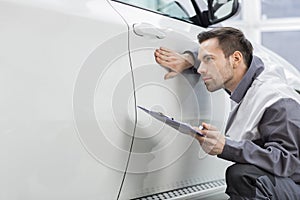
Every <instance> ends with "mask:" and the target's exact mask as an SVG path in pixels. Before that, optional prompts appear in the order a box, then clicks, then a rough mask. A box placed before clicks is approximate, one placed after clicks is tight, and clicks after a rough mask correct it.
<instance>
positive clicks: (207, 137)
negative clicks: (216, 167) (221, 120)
mask: <svg viewBox="0 0 300 200" xmlns="http://www.w3.org/2000/svg"><path fill="white" fill-rule="evenodd" d="M202 126H203V128H204V129H203V130H200V129H199V128H197V127H194V128H195V129H196V130H197V131H199V132H200V133H202V134H203V135H204V137H201V136H199V135H196V136H195V138H196V139H197V140H198V141H199V143H200V145H201V147H202V149H203V150H204V151H205V152H206V153H208V154H210V155H219V154H221V153H222V152H223V149H224V146H225V136H224V135H223V134H221V132H220V131H218V130H217V128H216V127H214V126H212V125H210V124H207V123H202Z"/></svg>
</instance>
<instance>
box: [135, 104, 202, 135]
mask: <svg viewBox="0 0 300 200" xmlns="http://www.w3.org/2000/svg"><path fill="white" fill-rule="evenodd" d="M137 107H138V108H139V109H141V110H143V111H145V112H146V113H148V114H149V115H151V116H152V117H154V118H155V119H157V120H159V121H162V122H163V123H165V124H167V125H169V126H171V127H172V128H174V129H176V130H178V131H179V132H181V133H184V134H188V135H191V134H197V135H199V136H202V137H204V135H203V134H202V133H200V132H198V131H196V130H195V129H193V127H192V126H191V125H190V124H187V123H184V122H180V121H176V120H175V119H174V118H172V117H168V116H166V115H164V114H163V113H161V112H156V111H151V110H148V109H146V108H144V107H142V106H137ZM199 128H200V129H203V127H202V126H200V127H199Z"/></svg>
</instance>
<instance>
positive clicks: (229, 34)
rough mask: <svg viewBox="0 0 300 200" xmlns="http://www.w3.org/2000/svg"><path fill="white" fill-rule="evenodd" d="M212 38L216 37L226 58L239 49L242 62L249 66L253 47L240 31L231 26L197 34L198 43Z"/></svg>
mask: <svg viewBox="0 0 300 200" xmlns="http://www.w3.org/2000/svg"><path fill="white" fill-rule="evenodd" d="M212 38H217V39H218V41H219V46H220V48H221V49H222V51H223V52H224V55H225V58H228V57H229V56H230V55H232V54H233V53H234V52H235V51H240V52H241V53H242V55H243V57H244V63H245V64H246V65H247V67H249V66H250V64H251V61H252V57H253V47H252V44H251V43H250V42H249V40H247V38H246V37H245V36H244V34H243V32H242V31H240V30H238V29H236V28H231V27H220V28H215V29H212V30H209V31H204V32H201V33H200V34H199V35H198V41H199V43H200V44H201V43H202V42H204V41H206V40H208V39H212Z"/></svg>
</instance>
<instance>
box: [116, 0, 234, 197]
mask: <svg viewBox="0 0 300 200" xmlns="http://www.w3.org/2000/svg"><path fill="white" fill-rule="evenodd" d="M110 2H111V4H112V6H113V7H114V8H115V9H116V10H117V11H118V12H119V13H120V15H121V16H122V17H123V18H124V20H125V21H126V23H127V24H128V27H129V48H130V58H131V64H132V72H133V77H134V87H135V93H134V94H132V96H131V97H130V99H128V102H130V103H131V102H135V105H139V106H143V107H146V108H148V109H151V110H156V111H160V112H163V113H165V114H167V115H170V116H172V117H174V118H175V119H177V120H180V121H183V122H186V123H189V124H191V125H193V126H199V125H200V124H201V122H202V121H205V122H209V123H212V124H214V125H216V126H217V127H218V128H219V129H221V130H222V129H223V128H224V122H225V119H226V116H227V113H228V108H229V106H228V100H227V97H226V94H225V93H224V91H219V92H215V93H208V92H207V91H206V88H205V86H204V84H203V82H202V81H201V79H200V76H199V74H197V73H195V72H194V71H193V70H187V71H186V72H184V73H182V74H180V75H178V76H176V77H175V78H173V79H170V80H164V79H163V76H164V74H165V73H166V72H167V70H166V69H165V68H163V67H161V66H159V65H158V64H156V62H155V59H154V55H153V54H154V50H155V49H156V48H159V47H161V46H163V47H167V48H170V49H173V50H176V51H178V52H184V51H185V50H196V49H197V48H198V43H197V41H196V38H197V37H196V36H197V34H198V33H199V32H201V31H203V30H205V29H204V28H202V27H199V26H197V25H195V24H193V22H192V21H190V20H189V16H192V15H193V14H194V11H193V6H192V3H191V2H190V1H180V2H181V4H180V3H178V2H176V1H172V0H169V1H167V0H166V1H163V0H161V1H133V0H115V1H110ZM136 112H137V122H136V127H135V134H134V142H133V146H132V151H131V155H130V160H129V164H128V168H127V172H126V173H127V174H126V177H125V180H124V184H123V187H122V192H121V196H120V199H131V198H138V197H150V196H152V197H158V195H162V194H163V195H169V192H172V194H170V195H175V193H174V192H175V191H176V192H177V190H178V192H179V190H180V189H182V188H187V187H192V186H196V185H198V186H199V185H201V184H208V183H216V184H215V185H207V186H206V187H207V188H206V187H204V188H206V189H203V188H202V189H201V187H202V186H201V187H200V186H199V188H200V189H199V188H198V190H196V189H195V190H192V191H187V192H182V194H180V195H178V197H179V196H180V197H181V198H185V197H187V196H191V195H198V196H201V195H204V194H206V193H207V192H208V191H216V190H218V189H220V188H222V187H223V186H224V170H225V167H226V166H227V165H228V163H226V162H223V161H221V160H218V159H217V158H215V157H210V156H207V155H206V154H205V153H204V152H203V151H202V150H201V148H200V146H199V144H198V143H197V142H196V141H195V140H194V139H193V138H192V137H190V136H187V135H183V134H181V133H179V132H178V131H177V130H174V129H172V128H170V127H168V126H166V125H164V124H163V123H161V122H159V121H157V120H155V119H153V118H151V117H150V116H148V115H147V114H146V113H144V112H143V111H141V110H136ZM169 197H170V196H169Z"/></svg>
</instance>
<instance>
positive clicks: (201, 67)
mask: <svg viewBox="0 0 300 200" xmlns="http://www.w3.org/2000/svg"><path fill="white" fill-rule="evenodd" d="M197 72H198V73H199V74H205V73H206V72H207V70H206V67H205V66H204V64H203V63H202V62H201V63H200V66H199V68H198V70H197Z"/></svg>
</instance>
